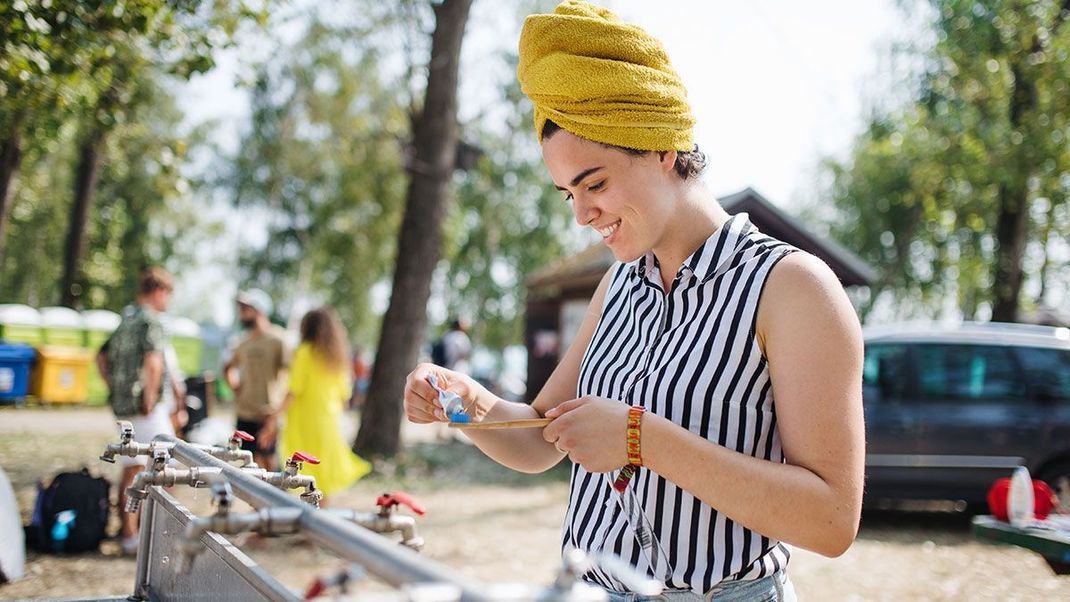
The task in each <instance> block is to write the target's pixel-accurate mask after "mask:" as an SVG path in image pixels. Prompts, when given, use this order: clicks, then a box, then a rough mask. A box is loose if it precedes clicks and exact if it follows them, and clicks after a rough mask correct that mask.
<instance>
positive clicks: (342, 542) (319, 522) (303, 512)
mask: <svg viewBox="0 0 1070 602" xmlns="http://www.w3.org/2000/svg"><path fill="white" fill-rule="evenodd" d="M156 440H157V441H165V442H167V443H170V444H173V447H171V450H170V452H171V457H172V458H174V459H175V460H177V461H178V462H180V463H182V464H185V465H186V466H189V467H193V466H212V467H218V468H220V469H221V471H222V475H223V477H224V478H225V479H226V480H227V481H228V482H229V483H230V486H231V488H232V489H233V491H234V493H235V494H236V495H237V496H238V497H239V498H241V499H243V500H245V501H246V502H248V503H249V504H250V505H252V506H253V507H254V508H257V509H260V508H292V509H294V510H297V511H299V512H300V516H299V518H298V520H297V523H298V525H299V527H300V531H301V532H302V533H304V534H305V535H306V536H308V537H309V538H310V539H312V540H313V541H315V542H316V543H317V544H319V545H321V546H323V547H325V548H327V549H329V550H331V551H333V552H334V553H335V554H337V555H338V556H339V557H341V558H344V559H346V560H349V561H352V562H354V563H357V564H359V565H361V566H362V567H363V568H364V569H365V570H367V571H368V573H370V574H372V575H375V576H376V577H378V578H379V579H381V580H383V581H384V582H386V583H388V584H390V585H392V586H394V587H397V588H415V589H423V588H424V587H428V589H435V590H439V591H441V590H442V589H452V590H454V591H456V592H457V593H458V596H457V598H458V599H460V600H462V601H466V602H469V601H471V602H477V601H478V602H482V601H488V600H491V599H492V596H489V595H488V594H487V593H485V592H486V591H487V589H488V588H487V587H486V586H481V585H479V584H476V583H473V582H471V581H469V580H467V579H462V578H459V577H458V576H457V575H456V574H455V573H454V572H453V571H452V570H450V569H449V568H448V567H446V566H444V565H442V564H439V563H437V562H435V561H433V560H431V559H429V558H426V557H422V556H420V555H419V554H417V553H415V552H413V551H412V550H409V549H407V548H405V547H403V546H399V545H397V544H396V543H394V542H392V541H390V540H387V539H385V538H383V537H381V536H379V535H378V534H376V533H373V532H371V531H368V530H367V529H364V528H362V527H360V526H358V525H355V524H353V523H350V522H348V521H346V520H344V519H342V518H340V517H338V516H334V515H332V514H330V513H328V512H322V511H319V510H318V509H316V508H313V507H311V506H309V505H308V504H306V503H304V502H302V501H300V500H298V499H297V498H295V497H293V496H291V495H289V494H287V493H286V492H284V491H281V490H279V489H277V488H275V487H273V486H271V485H269V484H267V483H265V482H263V481H262V480H260V479H258V478H256V477H253V476H250V475H248V474H246V473H244V472H243V471H242V470H241V469H239V468H237V467H235V466H231V465H230V464H227V463H225V462H223V461H222V460H219V459H216V458H214V457H212V456H211V455H209V454H207V453H205V452H204V451H202V450H200V449H197V448H196V447H194V446H193V445H191V444H189V443H186V442H185V441H183V440H181V439H177V438H175V437H170V436H167V435H160V436H158V437H156ZM150 489H151V490H152V492H153V493H152V494H150V497H153V496H156V495H158V496H159V497H156V498H153V499H155V503H153V504H149V507H147V508H144V509H143V510H142V512H144V513H145V514H144V515H143V516H142V525H143V527H142V529H141V542H140V543H141V545H140V546H139V553H138V566H137V583H136V586H135V588H136V589H135V595H137V596H140V597H147V598H148V599H164V598H154V597H153V596H154V595H158V591H156V590H154V588H153V587H152V586H153V580H154V566H153V563H154V562H162V561H161V560H159V559H160V558H165V557H168V556H170V562H171V566H172V567H173V561H174V555H175V554H176V551H175V550H173V549H172V550H170V554H168V550H166V549H161V545H164V544H165V543H169V544H170V545H171V547H172V548H174V543H175V542H174V541H170V542H164V541H162V540H161V539H159V537H160V536H159V534H156V533H155V531H157V529H156V528H154V527H156V525H157V524H158V523H159V518H160V517H159V514H160V510H161V508H164V504H162V503H161V500H162V501H167V502H169V503H173V504H174V506H175V507H176V508H181V507H180V506H179V505H178V504H177V502H175V501H174V499H173V498H171V497H170V496H167V494H166V493H164V492H162V491H158V490H159V488H158V487H151V488H150ZM164 496H166V497H164ZM169 510H170V508H167V509H165V510H164V511H165V512H167V511H169ZM183 513H184V516H185V518H186V522H188V520H189V519H190V518H191V517H192V515H191V514H189V512H188V511H186V510H185V508H181V509H180V510H179V514H183ZM172 533H175V532H172ZM201 541H202V542H203V543H205V545H206V546H207V547H208V549H209V550H210V551H211V552H212V554H213V556H212V557H218V558H221V559H222V560H223V564H224V565H226V566H227V567H228V568H229V569H230V570H233V571H235V572H238V573H240V576H241V577H242V578H244V579H245V580H246V581H250V582H257V584H258V585H260V584H268V585H265V586H264V587H265V588H266V590H264V589H260V588H259V587H258V588H257V589H258V591H261V594H262V595H266V594H265V592H267V593H270V592H276V593H279V595H280V596H281V595H285V596H289V597H280V598H278V599H285V600H290V599H293V598H292V596H293V594H291V593H289V592H288V591H287V590H285V588H283V587H282V586H281V584H278V582H277V581H276V580H274V579H273V578H271V577H270V576H269V575H267V574H266V573H265V572H264V571H263V570H262V569H260V568H259V567H258V566H255V564H253V567H255V570H254V569H253V568H250V564H251V563H252V561H251V560H250V559H248V557H247V556H245V555H244V554H241V552H240V551H239V550H237V549H236V548H234V547H233V546H231V545H230V544H229V543H228V542H227V541H226V540H225V539H223V538H222V537H220V536H219V535H216V534H214V533H207V534H205V536H203V537H202V538H201ZM202 556H204V555H203V554H202ZM154 558H156V559H155V560H154ZM235 559H237V560H235ZM241 559H244V560H241ZM204 561H205V558H198V559H197V560H196V561H194V571H196V565H197V563H204ZM246 561H247V562H246ZM213 564H214V565H217V566H218V565H219V563H213ZM201 566H204V564H202V565H201ZM156 570H157V573H155V574H158V571H159V569H158V568H157V569H156ZM172 570H173V569H172ZM191 575H192V573H191ZM270 584H277V585H278V587H279V588H282V591H283V592H285V594H282V593H281V592H279V590H278V589H275V586H274V585H270ZM216 591H217V592H218V591H220V590H216ZM228 597H230V592H229V591H228ZM451 597H452V596H451ZM269 599H276V598H270V597H269Z"/></svg>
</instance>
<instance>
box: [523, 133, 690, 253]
mask: <svg viewBox="0 0 1070 602" xmlns="http://www.w3.org/2000/svg"><path fill="white" fill-rule="evenodd" d="M542 158H543V161H544V162H545V163H546V167H547V168H548V169H549V170H550V177H551V178H552V179H553V181H554V184H555V185H556V186H557V188H558V189H559V190H561V191H562V192H563V193H565V195H566V198H570V199H571V202H572V212H573V214H574V215H575V216H576V222H577V223H578V224H579V225H581V226H589V227H591V228H593V229H594V230H595V231H597V232H598V233H599V235H601V236H602V241H603V242H605V243H606V245H607V246H608V247H609V249H610V250H611V251H612V252H613V255H614V257H616V258H617V259H618V260H619V261H624V262H628V261H633V260H635V259H638V258H639V257H641V256H642V255H643V254H645V253H646V252H647V251H649V250H651V249H654V248H656V247H657V246H658V245H659V243H660V242H661V241H662V240H663V238H664V237H665V235H666V234H667V230H668V222H669V220H670V218H671V216H672V205H673V195H672V192H673V191H672V189H671V188H670V186H671V184H672V183H673V180H672V178H673V177H674V176H675V173H674V172H673V170H672V166H673V163H674V162H675V161H676V153H675V152H667V153H647V154H645V155H629V154H627V153H625V152H622V151H620V150H617V149H613V148H608V147H606V146H604V145H601V144H598V143H597V142H591V141H590V140H586V139H584V138H580V137H579V136H576V135H573V134H571V133H569V132H567V131H565V130H558V131H557V132H555V133H554V134H553V135H551V136H550V137H549V138H544V139H543V144H542Z"/></svg>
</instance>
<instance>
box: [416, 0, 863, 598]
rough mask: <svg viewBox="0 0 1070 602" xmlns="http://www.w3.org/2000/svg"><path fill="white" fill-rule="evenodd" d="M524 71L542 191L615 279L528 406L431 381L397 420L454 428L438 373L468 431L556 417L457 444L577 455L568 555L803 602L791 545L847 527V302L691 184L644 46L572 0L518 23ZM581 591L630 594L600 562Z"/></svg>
mask: <svg viewBox="0 0 1070 602" xmlns="http://www.w3.org/2000/svg"><path fill="white" fill-rule="evenodd" d="M517 73H518V77H519V79H520V83H521V87H522V89H523V90H524V92H525V94H527V95H528V97H529V98H530V99H531V101H532V103H533V104H534V107H535V131H536V133H537V134H538V136H539V140H540V142H541V143H542V150H543V159H544V161H545V163H546V166H547V169H548V170H549V173H550V177H551V178H552V179H553V181H554V183H555V185H556V186H557V188H558V189H560V190H561V191H563V192H564V193H565V195H566V198H568V199H570V200H571V202H572V209H573V212H574V214H575V217H576V221H577V222H578V223H579V224H580V225H582V226H590V227H591V228H593V229H594V230H596V231H597V232H598V233H599V234H600V235H601V236H602V239H603V241H604V242H605V244H606V245H607V246H608V247H609V248H610V250H611V251H612V252H613V254H614V256H615V257H616V258H617V260H618V263H617V264H616V265H614V266H613V267H612V268H611V269H610V270H609V272H608V273H607V274H606V275H605V277H604V278H603V279H602V282H601V284H600V285H599V287H598V290H597V292H596V293H595V296H594V298H593V299H592V302H591V305H590V307H589V308H588V310H587V314H586V317H585V318H584V321H583V324H582V325H581V327H580V329H579V332H578V334H577V336H576V338H575V340H574V342H573V343H572V345H571V346H570V348H569V349H568V350H567V352H566V353H565V355H564V357H563V359H562V361H561V363H560V364H559V365H558V366H557V368H556V369H555V371H554V373H553V375H552V376H551V377H550V379H549V381H548V382H547V384H546V385H545V387H544V388H543V389H542V391H540V392H539V394H538V396H537V397H536V399H535V401H534V402H533V403H532V404H531V405H530V406H527V405H524V404H517V403H510V402H507V401H504V400H501V399H499V398H497V397H495V396H494V395H492V394H490V393H489V392H488V391H487V390H486V389H484V388H483V387H481V386H479V385H478V383H476V382H475V381H473V380H472V379H470V378H468V377H466V376H464V375H462V374H458V373H455V372H452V371H449V370H445V369H443V368H440V367H438V366H433V365H430V364H422V365H420V366H417V368H416V369H415V370H414V371H413V372H412V374H410V376H409V380H408V383H407V386H406V392H405V408H406V412H407V414H408V417H409V419H410V420H412V421H414V422H432V421H442V420H445V417H444V415H443V413H442V410H441V408H440V407H439V405H438V403H437V395H436V394H435V392H434V390H433V389H432V388H431V387H430V386H429V385H427V383H426V378H427V376H429V375H432V374H434V375H435V376H436V377H437V378H438V380H439V381H440V383H446V384H447V388H448V389H449V390H450V391H453V392H455V393H457V394H458V395H460V396H461V398H462V399H463V400H464V403H465V406H466V407H467V408H468V409H469V414H470V416H471V418H472V420H473V421H474V422H480V421H504V420H521V419H532V418H538V417H545V418H550V419H552V420H551V422H550V424H549V425H547V426H546V427H545V428H543V429H542V430H541V431H540V430H538V429H525V430H519V429H518V430H493V429H488V430H468V431H466V434H468V436H469V437H470V438H471V439H472V440H473V441H474V442H475V443H476V445H478V446H479V448H480V449H482V450H483V451H484V452H485V453H486V454H487V455H489V456H490V457H492V458H494V459H495V460H497V461H498V462H500V463H502V464H504V465H506V466H510V467H512V468H515V469H517V470H520V471H524V472H539V471H543V470H546V469H547V468H549V467H551V466H553V465H554V464H556V463H557V462H559V461H560V460H561V459H562V457H563V456H565V455H567V456H568V458H569V459H570V460H571V461H572V462H573V463H574V466H573V470H572V480H571V495H570V498H569V507H568V512H567V514H566V518H565V524H564V532H563V537H562V543H563V545H564V547H566V548H579V549H582V550H585V551H587V552H590V553H593V554H595V555H596V557H597V555H599V554H614V555H617V556H621V557H622V558H624V559H625V560H626V561H628V562H629V563H630V564H631V565H632V566H633V567H634V568H635V569H636V570H638V571H640V572H643V573H646V574H647V575H648V576H650V577H652V578H654V579H657V580H658V581H660V582H662V583H663V584H664V587H665V589H666V595H667V596H668V597H669V598H672V599H694V600H697V599H699V598H700V597H703V596H706V597H707V598H708V597H709V596H713V597H714V598H715V599H729V600H737V599H738V600H742V599H762V600H791V599H794V591H793V588H792V586H791V582H790V580H788V578H787V573H786V569H787V563H788V558H789V555H790V553H789V544H794V545H799V546H802V547H805V548H808V549H811V550H814V551H817V552H820V553H823V554H826V555H829V556H836V555H839V554H841V553H843V552H844V551H845V550H846V549H847V548H848V547H849V546H850V545H851V542H852V541H853V540H854V537H855V534H856V532H857V529H858V520H859V513H860V507H861V498H862V472H863V456H864V440H863V426H862V411H861V364H862V343H861V331H860V328H859V325H858V320H857V318H856V316H855V314H854V311H853V309H852V308H851V305H850V303H849V302H848V300H847V297H846V295H845V294H844V292H843V289H842V288H841V287H840V285H839V282H838V281H837V280H836V278H835V276H834V275H833V274H832V271H831V270H830V269H829V268H828V267H827V266H826V265H825V264H824V263H822V262H821V261H820V260H818V259H816V258H814V257H813V256H810V255H808V254H806V253H803V252H801V251H799V250H797V249H795V248H793V247H791V246H789V245H787V244H784V243H783V242H780V241H778V240H775V239H772V238H770V237H768V236H766V235H764V234H762V233H761V232H759V231H758V230H757V229H756V228H755V227H754V225H752V224H751V223H750V221H749V220H748V218H747V215H746V214H738V215H735V216H730V215H728V214H727V213H726V212H725V211H724V209H722V208H721V207H720V206H719V205H718V204H717V201H716V200H715V198H714V197H713V195H712V194H711V193H710V192H709V190H708V189H707V188H706V187H705V185H704V184H703V183H702V182H701V181H700V179H699V178H696V177H694V176H695V175H697V173H698V172H700V171H701V169H702V167H703V166H704V164H705V159H704V157H703V156H702V154H701V153H699V152H698V149H697V148H696V147H695V146H694V143H693V141H692V135H691V128H692V127H693V119H692V118H691V112H690V107H689V106H688V103H687V96H686V91H685V90H684V88H683V86H682V84H681V83H680V81H679V78H678V76H677V75H676V73H675V71H674V70H673V69H672V66H671V65H670V63H669V60H668V57H667V56H666V54H665V52H664V50H663V49H662V47H661V44H660V42H658V40H656V39H654V38H652V37H650V36H649V35H648V34H646V32H644V31H643V30H642V29H640V28H638V27H635V26H633V25H629V24H626V23H622V22H621V21H619V20H618V19H617V18H616V17H615V16H614V15H613V14H612V13H610V12H609V11H607V10H604V9H601V8H598V7H595V6H592V5H590V4H588V3H585V2H565V3H563V4H561V5H560V6H558V7H557V9H556V10H555V11H554V13H552V14H540V15H532V16H530V17H528V19H527V20H526V22H525V24H524V30H523V33H522V34H521V40H520V63H519V68H518V72H517ZM585 578H586V579H588V580H589V581H591V582H593V583H596V584H598V585H600V586H602V587H604V588H605V589H606V590H607V591H608V592H609V594H610V598H611V599H619V600H624V599H641V597H639V596H637V595H636V593H635V592H632V591H629V588H628V585H627V582H628V581H627V580H626V579H621V577H620V576H619V574H616V573H614V571H613V570H611V569H610V568H609V567H608V565H598V566H596V567H595V568H594V569H592V570H591V571H590V572H589V573H588V574H587V575H586V576H585Z"/></svg>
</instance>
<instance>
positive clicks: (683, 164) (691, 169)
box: [542, 119, 706, 180]
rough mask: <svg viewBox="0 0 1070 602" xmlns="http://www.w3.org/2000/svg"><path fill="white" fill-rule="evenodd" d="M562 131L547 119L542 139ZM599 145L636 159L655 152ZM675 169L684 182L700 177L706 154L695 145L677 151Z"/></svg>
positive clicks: (704, 166)
mask: <svg viewBox="0 0 1070 602" xmlns="http://www.w3.org/2000/svg"><path fill="white" fill-rule="evenodd" d="M561 129H563V128H562V127H561V126H559V125H557V124H556V123H554V122H553V121H550V120H549V119H547V120H546V123H545V124H543V126H542V139H543V140H546V139H547V138H549V137H550V136H553V135H554V134H556V133H557V132H558V131H559V130H561ZM599 144H601V145H602V146H604V147H606V148H612V149H616V150H619V151H621V152H624V153H628V154H629V155H634V156H636V157H641V156H643V155H645V154H647V153H650V152H654V151H644V150H639V149H635V148H628V147H626V146H617V145H616V144H606V143H604V142H599ZM673 169H675V170H676V173H677V174H679V176H680V177H681V178H682V179H684V180H687V179H690V178H694V177H698V175H699V174H701V173H702V171H703V170H704V169H706V153H704V152H702V151H700V150H699V149H698V145H697V144H696V145H695V150H690V151H676V163H675V164H673Z"/></svg>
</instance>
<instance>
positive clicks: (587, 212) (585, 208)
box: [572, 196, 602, 226]
mask: <svg viewBox="0 0 1070 602" xmlns="http://www.w3.org/2000/svg"><path fill="white" fill-rule="evenodd" d="M572 212H573V213H574V214H575V215H576V223H577V224H579V225H581V226H586V225H587V224H590V223H591V222H592V221H594V220H595V218H597V217H598V216H599V215H600V214H601V213H602V211H601V210H600V209H598V207H595V205H594V203H591V202H590V201H587V200H584V199H583V197H579V196H577V197H575V198H573V199H572Z"/></svg>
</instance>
